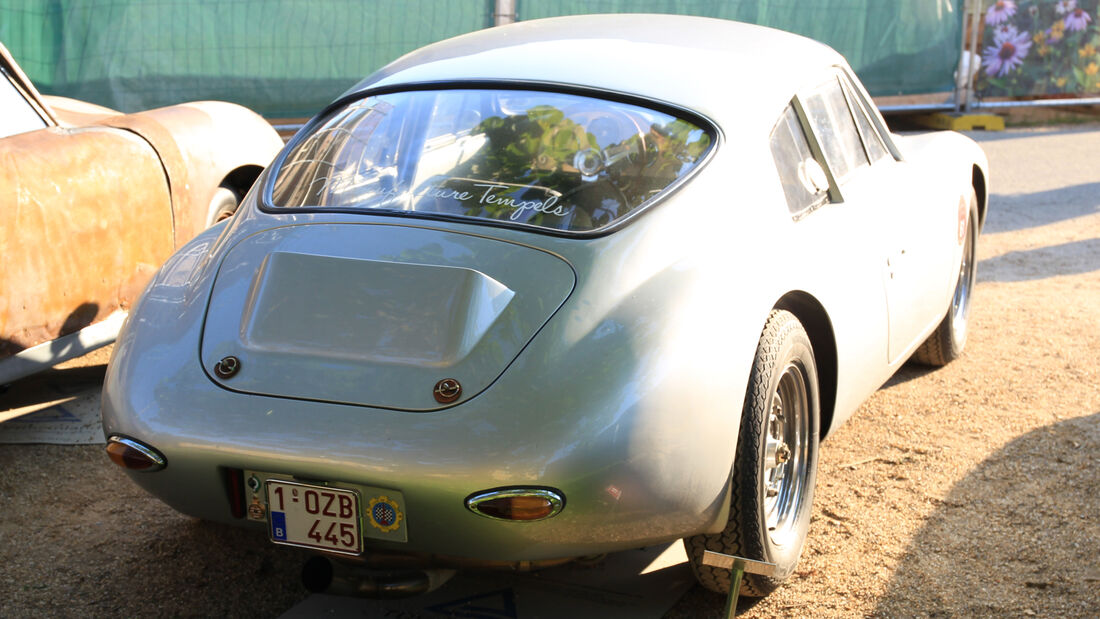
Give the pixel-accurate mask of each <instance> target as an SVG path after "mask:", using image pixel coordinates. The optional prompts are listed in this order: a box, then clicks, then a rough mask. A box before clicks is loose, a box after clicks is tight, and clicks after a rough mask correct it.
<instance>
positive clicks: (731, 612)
mask: <svg viewBox="0 0 1100 619" xmlns="http://www.w3.org/2000/svg"><path fill="white" fill-rule="evenodd" d="M744 574H745V570H743V569H741V568H740V567H738V566H736V565H735V566H734V567H733V571H732V572H731V573H730V594H729V597H727V598H726V617H725V619H733V617H734V616H735V615H736V614H737V598H738V597H739V596H740V595H741V577H742V576H743V575H744Z"/></svg>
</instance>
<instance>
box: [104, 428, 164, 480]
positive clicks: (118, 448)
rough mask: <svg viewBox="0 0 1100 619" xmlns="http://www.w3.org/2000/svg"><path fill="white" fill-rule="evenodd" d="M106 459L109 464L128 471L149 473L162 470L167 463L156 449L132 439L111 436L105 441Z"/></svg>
mask: <svg viewBox="0 0 1100 619" xmlns="http://www.w3.org/2000/svg"><path fill="white" fill-rule="evenodd" d="M107 457H109V458H110V459H111V462H114V463H115V464H117V465H119V466H121V467H122V468H124V469H126V470H129V471H144V472H147V473H151V472H153V471H159V470H161V469H163V468H164V467H165V466H167V465H168V463H167V462H166V461H165V460H164V456H162V455H160V452H158V451H157V450H156V449H153V448H152V447H149V446H148V445H144V444H142V443H140V442H138V441H135V440H134V439H132V438H125V437H122V436H112V437H111V438H109V439H107Z"/></svg>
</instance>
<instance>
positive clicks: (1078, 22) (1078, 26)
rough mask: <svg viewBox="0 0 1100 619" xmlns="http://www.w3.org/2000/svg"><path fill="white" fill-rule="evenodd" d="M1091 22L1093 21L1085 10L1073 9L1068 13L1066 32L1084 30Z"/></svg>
mask: <svg viewBox="0 0 1100 619" xmlns="http://www.w3.org/2000/svg"><path fill="white" fill-rule="evenodd" d="M1090 21H1092V18H1091V17H1089V14H1088V13H1086V12H1085V9H1073V10H1072V11H1070V12H1069V13H1066V17H1065V22H1066V30H1070V31H1075V30H1084V29H1085V28H1086V27H1087V26H1088V25H1089V22H1090Z"/></svg>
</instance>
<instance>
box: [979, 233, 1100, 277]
mask: <svg viewBox="0 0 1100 619" xmlns="http://www.w3.org/2000/svg"><path fill="white" fill-rule="evenodd" d="M1093 271H1100V239H1085V240H1082V241H1074V242H1071V243H1063V244H1061V245H1052V246H1049V247H1037V248H1035V249H1028V250H1019V251H1010V252H1008V253H1005V254H1001V255H1000V256H997V257H995V258H987V259H985V260H982V261H981V262H979V263H978V281H979V282H1023V281H1034V280H1038V279H1046V278H1048V277H1056V276H1059V275H1081V274H1083V273H1091V272H1093Z"/></svg>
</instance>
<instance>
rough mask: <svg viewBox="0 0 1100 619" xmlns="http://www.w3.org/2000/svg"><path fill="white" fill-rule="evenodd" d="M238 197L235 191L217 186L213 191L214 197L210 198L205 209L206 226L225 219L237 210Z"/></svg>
mask: <svg viewBox="0 0 1100 619" xmlns="http://www.w3.org/2000/svg"><path fill="white" fill-rule="evenodd" d="M238 204H240V198H239V197H237V194H236V192H234V191H233V190H232V189H229V188H228V187H218V188H217V190H215V191H214V197H212V198H211V199H210V206H209V207H208V208H207V209H206V213H207V215H206V227H207V228H209V227H210V226H213V225H214V224H216V223H219V222H222V221H225V220H226V219H229V218H230V217H232V216H233V214H234V213H236V212H237V206H238Z"/></svg>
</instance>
